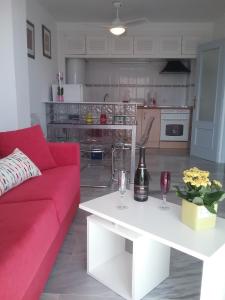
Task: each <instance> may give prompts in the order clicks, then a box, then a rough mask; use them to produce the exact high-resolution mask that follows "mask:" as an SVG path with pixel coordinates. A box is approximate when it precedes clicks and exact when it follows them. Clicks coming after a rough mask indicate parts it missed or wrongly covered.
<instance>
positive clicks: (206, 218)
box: [181, 199, 217, 230]
mask: <svg viewBox="0 0 225 300" xmlns="http://www.w3.org/2000/svg"><path fill="white" fill-rule="evenodd" d="M216 210H217V206H216ZM181 220H182V222H183V223H184V224H186V225H187V226H189V227H191V228H192V229H194V230H202V229H209V228H213V227H215V224H216V214H212V213H210V212H209V211H208V209H207V208H205V206H203V205H196V204H194V203H192V202H189V201H187V200H184V199H182V206H181Z"/></svg>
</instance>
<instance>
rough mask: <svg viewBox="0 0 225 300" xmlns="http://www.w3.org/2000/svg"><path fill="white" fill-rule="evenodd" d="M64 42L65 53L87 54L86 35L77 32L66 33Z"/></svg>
mask: <svg viewBox="0 0 225 300" xmlns="http://www.w3.org/2000/svg"><path fill="white" fill-rule="evenodd" d="M63 42H64V45H63V46H64V55H76V54H85V53H86V47H85V36H84V35H77V34H73V33H70V34H65V35H64V38H63Z"/></svg>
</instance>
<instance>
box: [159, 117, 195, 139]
mask: <svg viewBox="0 0 225 300" xmlns="http://www.w3.org/2000/svg"><path fill="white" fill-rule="evenodd" d="M188 135H189V120H165V119H164V120H161V131H160V141H188V137H189V136H188Z"/></svg>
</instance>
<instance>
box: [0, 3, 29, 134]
mask: <svg viewBox="0 0 225 300" xmlns="http://www.w3.org/2000/svg"><path fill="white" fill-rule="evenodd" d="M0 36H1V44H0V66H1V72H0V82H1V85H0V86H1V101H0V130H1V131H5V130H13V129H17V128H22V127H26V126H29V124H30V109H29V98H28V68H27V58H26V10H25V0H22V1H17V0H10V1H9V0H2V1H1V10H0Z"/></svg>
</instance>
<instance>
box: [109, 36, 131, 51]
mask: <svg viewBox="0 0 225 300" xmlns="http://www.w3.org/2000/svg"><path fill="white" fill-rule="evenodd" d="M110 48H111V54H112V55H129V56H130V55H133V53H134V51H133V37H130V36H129V37H128V36H121V37H112V38H111V40H110Z"/></svg>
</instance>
